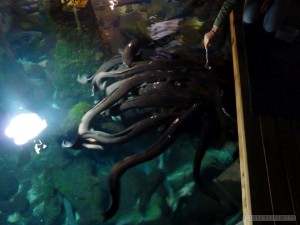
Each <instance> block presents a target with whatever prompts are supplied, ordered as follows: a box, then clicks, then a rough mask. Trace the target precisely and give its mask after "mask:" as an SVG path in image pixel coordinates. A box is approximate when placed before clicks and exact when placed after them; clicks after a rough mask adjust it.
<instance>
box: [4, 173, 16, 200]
mask: <svg viewBox="0 0 300 225" xmlns="http://www.w3.org/2000/svg"><path fill="white" fill-rule="evenodd" d="M18 190H19V181H18V180H17V178H16V177H15V176H14V175H13V174H10V173H8V172H5V171H2V172H1V173H0V201H1V200H2V201H3V200H8V199H10V198H11V197H12V196H13V195H14V194H16V193H17V192H18Z"/></svg>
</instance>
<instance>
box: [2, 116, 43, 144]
mask: <svg viewBox="0 0 300 225" xmlns="http://www.w3.org/2000/svg"><path fill="white" fill-rule="evenodd" d="M46 127H47V123H46V120H42V119H41V118H40V117H39V116H38V115H37V114H35V113H25V114H20V115H17V116H16V117H14V118H13V119H12V120H11V121H10V123H9V125H8V127H7V128H6V129H5V134H6V136H7V137H9V138H13V139H14V142H15V144H17V145H23V144H25V143H27V142H28V141H29V140H31V139H33V138H35V137H36V136H37V135H38V134H39V133H40V132H41V131H42V130H44V129H45V128H46Z"/></svg>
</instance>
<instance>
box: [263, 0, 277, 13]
mask: <svg viewBox="0 0 300 225" xmlns="http://www.w3.org/2000/svg"><path fill="white" fill-rule="evenodd" d="M273 1H274V0H264V2H263V4H262V5H261V6H260V12H261V13H264V12H266V11H267V10H268V9H269V8H270V6H271V5H272V3H273Z"/></svg>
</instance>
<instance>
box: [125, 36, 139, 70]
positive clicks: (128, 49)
mask: <svg viewBox="0 0 300 225" xmlns="http://www.w3.org/2000/svg"><path fill="white" fill-rule="evenodd" d="M138 50H139V46H138V40H137V39H134V40H132V41H130V42H129V43H128V44H127V45H126V46H125V48H124V49H123V52H122V62H123V64H124V65H125V66H126V67H128V68H130V67H132V66H133V58H134V57H135V56H136V54H137V53H138Z"/></svg>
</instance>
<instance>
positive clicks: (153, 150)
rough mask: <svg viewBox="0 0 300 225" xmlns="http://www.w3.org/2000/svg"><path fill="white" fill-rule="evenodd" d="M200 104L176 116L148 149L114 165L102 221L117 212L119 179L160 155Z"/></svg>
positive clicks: (110, 175)
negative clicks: (108, 203)
mask: <svg viewBox="0 0 300 225" xmlns="http://www.w3.org/2000/svg"><path fill="white" fill-rule="evenodd" d="M200 106H201V103H196V104H194V105H193V106H192V107H190V108H189V109H188V110H186V111H185V112H184V113H182V114H181V115H180V116H178V117H177V118H176V119H175V120H174V121H173V122H172V124H171V125H170V126H169V127H168V129H167V130H166V131H165V132H164V133H163V134H162V135H161V136H160V138H159V139H158V140H157V141H156V142H155V143H154V144H153V145H152V146H150V147H149V148H148V149H146V150H145V151H143V152H139V153H137V154H135V155H132V156H129V157H126V158H125V159H123V160H122V161H120V162H118V163H116V164H115V166H114V167H113V168H112V170H111V172H110V174H109V189H110V195H111V202H110V205H109V207H108V209H107V210H106V211H105V212H104V213H102V221H103V222H105V221H107V220H109V219H110V218H112V217H113V216H114V215H115V214H116V213H117V211H118V209H119V205H120V185H121V182H120V179H121V177H122V175H123V174H124V173H125V172H126V171H127V170H128V169H130V168H132V167H134V166H136V165H139V164H141V163H144V162H147V161H149V160H151V159H154V158H156V157H157V156H159V155H160V154H162V153H163V152H164V151H166V149H167V148H168V147H169V146H170V145H171V144H172V143H173V142H174V140H175V139H176V137H177V136H178V135H179V133H180V129H179V128H180V127H181V126H182V125H183V124H184V122H185V121H186V120H187V119H188V118H189V117H190V116H191V115H193V114H194V113H195V112H196V111H198V109H199V108H200Z"/></svg>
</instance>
